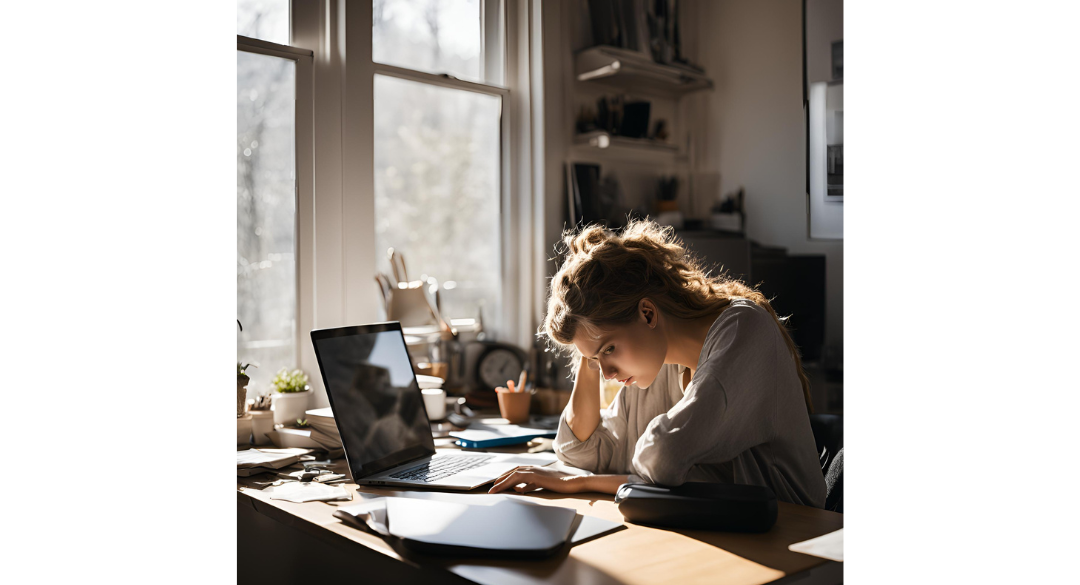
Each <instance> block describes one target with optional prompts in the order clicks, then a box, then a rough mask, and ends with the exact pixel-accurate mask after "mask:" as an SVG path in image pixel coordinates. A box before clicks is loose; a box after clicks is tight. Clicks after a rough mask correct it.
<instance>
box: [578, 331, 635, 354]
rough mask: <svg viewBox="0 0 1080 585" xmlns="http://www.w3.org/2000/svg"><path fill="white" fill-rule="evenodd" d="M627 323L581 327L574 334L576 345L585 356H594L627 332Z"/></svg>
mask: <svg viewBox="0 0 1080 585" xmlns="http://www.w3.org/2000/svg"><path fill="white" fill-rule="evenodd" d="M628 328H629V327H628V326H627V325H609V326H606V327H604V328H602V329H601V328H599V327H595V326H593V327H579V328H578V330H577V333H575V334H574V339H573V343H574V347H577V349H578V351H580V352H581V354H582V355H584V356H585V357H594V356H596V354H598V353H600V351H602V350H603V349H604V347H603V346H605V345H607V344H608V343H610V342H612V341H616V340H618V339H620V338H621V337H623V336H624V335H625V334H626V330H627V329H628Z"/></svg>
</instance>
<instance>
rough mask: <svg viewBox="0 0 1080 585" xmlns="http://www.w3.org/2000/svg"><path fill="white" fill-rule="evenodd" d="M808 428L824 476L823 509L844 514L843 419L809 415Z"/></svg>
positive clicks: (831, 416) (827, 415)
mask: <svg viewBox="0 0 1080 585" xmlns="http://www.w3.org/2000/svg"><path fill="white" fill-rule="evenodd" d="M810 428H811V430H812V431H813V433H814V442H815V443H816V444H817V452H818V462H819V463H820V464H821V473H822V474H823V475H824V476H825V490H826V491H825V494H826V495H825V509H826V510H832V511H833V512H840V513H843V512H844V417H843V416H842V415H839V414H811V415H810Z"/></svg>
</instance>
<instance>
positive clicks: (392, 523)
mask: <svg viewBox="0 0 1080 585" xmlns="http://www.w3.org/2000/svg"><path fill="white" fill-rule="evenodd" d="M476 501H477V502H478V503H477V504H475V505H474V504H467V503H464V502H463V501H460V500H459V501H440V500H433V499H421V498H409V497H387V498H376V499H371V500H368V501H366V502H364V503H363V504H359V505H356V506H347V507H343V508H339V509H338V510H337V511H336V512H335V513H334V516H335V517H337V518H339V519H341V520H344V521H346V522H347V523H349V524H351V525H354V526H360V525H366V526H367V527H368V528H370V529H371V530H374V531H375V532H378V533H379V534H382V535H384V536H389V537H393V538H396V539H399V540H400V541H401V543H402V544H403V545H404V546H405V547H406V548H409V549H410V550H414V551H416V552H420V553H425V554H460V555H470V556H472V555H482V556H510V557H544V556H549V555H551V554H553V553H555V552H556V551H558V550H559V549H560V548H562V546H563V545H564V544H566V541H567V540H569V539H570V535H571V529H573V528H574V527H575V524H576V522H575V520H576V519H577V516H578V514H577V512H576V511H574V510H573V509H570V508H563V507H559V506H544V505H535V504H528V503H519V502H516V501H514V500H511V499H505V498H503V499H493V498H480V499H478V500H476Z"/></svg>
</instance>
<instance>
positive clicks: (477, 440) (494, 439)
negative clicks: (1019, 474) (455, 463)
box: [450, 423, 556, 449]
mask: <svg viewBox="0 0 1080 585" xmlns="http://www.w3.org/2000/svg"><path fill="white" fill-rule="evenodd" d="M555 434H556V432H555V431H554V430H551V429H538V428H533V427H522V426H518V425H485V424H479V423H473V424H472V425H471V426H470V427H469V428H468V429H466V430H464V431H453V432H451V433H450V436H451V437H454V438H455V439H457V446H459V447H462V448H465V449H486V448H488V447H502V446H505V445H520V444H522V443H528V442H529V441H531V440H533V439H536V438H538V437H542V438H547V439H554V438H555Z"/></svg>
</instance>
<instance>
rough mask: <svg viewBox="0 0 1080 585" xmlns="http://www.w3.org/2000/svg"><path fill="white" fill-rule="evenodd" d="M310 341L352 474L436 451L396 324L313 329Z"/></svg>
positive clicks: (368, 471) (377, 468)
mask: <svg viewBox="0 0 1080 585" xmlns="http://www.w3.org/2000/svg"><path fill="white" fill-rule="evenodd" d="M311 341H312V343H313V344H314V345H315V355H316V357H317V358H318V359H319V369H320V370H322V377H323V383H324V384H325V385H326V393H327V396H328V397H329V399H330V406H331V408H333V411H334V420H335V422H336V423H337V427H338V432H339V433H341V441H342V443H343V444H344V446H345V457H346V458H347V459H348V461H349V467H350V469H352V472H353V476H354V478H359V477H366V476H369V475H371V474H374V473H377V472H379V471H383V470H386V469H389V468H391V467H393V466H395V465H399V464H401V463H404V462H406V461H409V460H411V459H415V458H417V457H420V456H422V455H430V454H433V453H435V441H434V440H433V439H432V438H431V427H430V425H429V423H428V418H427V413H426V412H425V411H424V400H423V396H422V395H421V393H420V388H419V386H417V384H416V376H415V375H414V374H413V369H412V362H411V361H410V360H409V353H408V351H407V350H406V349H405V338H404V337H403V336H402V334H401V327H400V326H399V325H398V324H397V323H380V324H376V325H362V326H359V327H343V328H340V329H324V330H320V331H312V332H311Z"/></svg>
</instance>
